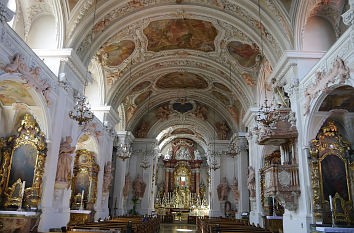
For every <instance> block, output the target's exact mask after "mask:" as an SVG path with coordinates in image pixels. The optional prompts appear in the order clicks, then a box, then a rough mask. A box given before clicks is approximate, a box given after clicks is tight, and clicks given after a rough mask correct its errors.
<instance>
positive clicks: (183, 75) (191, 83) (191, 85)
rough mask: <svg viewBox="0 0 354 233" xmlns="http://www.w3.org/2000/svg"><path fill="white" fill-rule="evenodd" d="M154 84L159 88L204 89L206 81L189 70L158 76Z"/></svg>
mask: <svg viewBox="0 0 354 233" xmlns="http://www.w3.org/2000/svg"><path fill="white" fill-rule="evenodd" d="M156 86H157V87H158V88H161V89H179V88H183V89H184V88H185V89H206V88H207V87H208V83H207V81H205V79H204V78H202V77H201V76H199V75H197V74H194V73H190V72H173V73H169V74H166V75H164V76H162V77H161V78H159V80H157V82H156Z"/></svg>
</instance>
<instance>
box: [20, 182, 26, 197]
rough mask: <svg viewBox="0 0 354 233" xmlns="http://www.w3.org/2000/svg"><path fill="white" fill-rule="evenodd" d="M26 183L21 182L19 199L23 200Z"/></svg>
mask: <svg viewBox="0 0 354 233" xmlns="http://www.w3.org/2000/svg"><path fill="white" fill-rule="evenodd" d="M25 186H26V181H23V182H22V190H21V198H22V199H23V194H24V193H25Z"/></svg>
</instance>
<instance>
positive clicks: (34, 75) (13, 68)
mask: <svg viewBox="0 0 354 233" xmlns="http://www.w3.org/2000/svg"><path fill="white" fill-rule="evenodd" d="M9 60H10V63H9V64H6V65H4V64H0V68H1V69H3V70H4V71H5V72H6V73H10V74H13V73H19V74H20V78H21V79H22V80H24V81H25V83H24V84H25V85H26V86H27V87H28V88H33V89H34V90H35V91H36V92H38V93H40V94H42V95H43V97H44V98H45V100H46V102H47V104H48V105H49V104H51V100H50V98H49V92H50V90H51V87H50V85H49V84H48V83H47V82H46V81H45V80H42V79H40V71H41V68H40V67H33V68H30V69H29V68H28V66H27V65H26V64H25V63H24V61H23V58H22V57H21V55H20V54H18V53H16V54H15V55H14V56H13V57H10V59H9Z"/></svg>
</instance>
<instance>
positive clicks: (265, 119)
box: [256, 98, 280, 128]
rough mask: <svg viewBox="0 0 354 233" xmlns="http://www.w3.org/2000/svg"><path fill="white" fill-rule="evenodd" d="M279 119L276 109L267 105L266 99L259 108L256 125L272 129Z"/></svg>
mask: <svg viewBox="0 0 354 233" xmlns="http://www.w3.org/2000/svg"><path fill="white" fill-rule="evenodd" d="M279 119H280V113H279V111H278V109H277V108H275V107H274V106H272V105H271V104H269V102H268V100H267V98H266V99H265V100H264V104H263V105H262V106H261V107H260V108H259V110H258V114H257V116H256V122H257V125H258V126H260V127H266V128H272V127H274V126H275V124H276V123H277V122H278V121H279Z"/></svg>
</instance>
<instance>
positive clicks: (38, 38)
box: [27, 15, 57, 49]
mask: <svg viewBox="0 0 354 233" xmlns="http://www.w3.org/2000/svg"><path fill="white" fill-rule="evenodd" d="M27 42H28V45H29V46H30V47H31V48H32V49H55V48H57V38H56V23H55V18H54V16H52V15H42V16H40V17H38V18H36V19H35V20H34V21H33V23H32V25H31V28H30V31H29V33H28V39H27Z"/></svg>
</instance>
